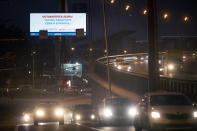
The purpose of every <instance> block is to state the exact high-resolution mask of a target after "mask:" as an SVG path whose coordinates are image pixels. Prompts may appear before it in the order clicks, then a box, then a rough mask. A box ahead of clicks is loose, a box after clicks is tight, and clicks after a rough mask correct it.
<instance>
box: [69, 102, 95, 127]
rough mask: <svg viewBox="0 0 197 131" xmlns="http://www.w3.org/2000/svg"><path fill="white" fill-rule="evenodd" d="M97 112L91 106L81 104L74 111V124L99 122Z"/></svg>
mask: <svg viewBox="0 0 197 131" xmlns="http://www.w3.org/2000/svg"><path fill="white" fill-rule="evenodd" d="M97 114H98V113H97V111H96V110H95V109H94V108H93V107H92V105H89V104H79V105H76V106H75V107H74V109H73V122H74V123H77V122H83V123H84V122H87V123H89V122H97V121H98V115H97Z"/></svg>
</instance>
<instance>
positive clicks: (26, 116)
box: [23, 114, 30, 122]
mask: <svg viewBox="0 0 197 131" xmlns="http://www.w3.org/2000/svg"><path fill="white" fill-rule="evenodd" d="M23 119H24V121H25V122H28V121H29V119H30V116H29V114H25V115H24V116H23Z"/></svg>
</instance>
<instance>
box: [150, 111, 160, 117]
mask: <svg viewBox="0 0 197 131" xmlns="http://www.w3.org/2000/svg"><path fill="white" fill-rule="evenodd" d="M151 116H152V118H155V119H158V118H160V113H159V112H151Z"/></svg>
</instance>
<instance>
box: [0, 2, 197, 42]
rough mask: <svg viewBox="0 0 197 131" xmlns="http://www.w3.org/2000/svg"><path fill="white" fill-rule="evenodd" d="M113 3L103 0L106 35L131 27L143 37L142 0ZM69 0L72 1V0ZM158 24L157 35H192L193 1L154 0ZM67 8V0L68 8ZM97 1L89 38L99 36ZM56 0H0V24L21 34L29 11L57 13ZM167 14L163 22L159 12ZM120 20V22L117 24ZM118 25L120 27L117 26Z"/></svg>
mask: <svg viewBox="0 0 197 131" xmlns="http://www.w3.org/2000/svg"><path fill="white" fill-rule="evenodd" d="M79 1H80V2H83V1H84V2H87V1H88V0H75V1H74V2H79ZM116 2H118V3H116V4H114V5H110V4H109V2H107V1H106V15H107V25H108V32H109V34H113V33H117V32H118V31H119V30H135V31H136V33H135V34H134V35H133V38H136V39H137V40H145V39H146V29H147V27H146V16H145V15H142V11H143V9H145V8H146V1H145V0H132V1H129V0H121V1H120V0H119V1H118V0H116ZM128 2H129V3H130V4H131V7H132V8H131V10H130V11H129V12H125V11H124V10H123V7H124V5H125V3H128ZM72 3H73V1H72ZM157 4H158V6H157V9H158V25H159V36H170V35H173V36H190V35H193V36H196V35H197V33H196V31H197V26H196V23H197V19H196V14H195V13H196V12H197V8H196V4H195V0H158V1H157ZM70 7H71V2H70V4H69V8H70ZM101 7H102V6H101V0H93V38H94V39H99V38H101V37H103V34H104V33H103V19H102V8H101ZM57 10H58V0H3V1H0V12H1V15H0V18H1V22H0V23H1V24H2V23H4V24H5V21H6V20H7V19H9V22H6V24H7V25H9V24H15V25H16V26H18V27H19V28H21V29H22V30H23V31H24V33H25V34H28V33H29V14H30V12H32V13H53V12H58V11H57ZM164 12H167V13H169V19H168V20H167V21H165V20H163V19H162V13H164ZM184 15H187V16H189V17H190V21H189V22H188V23H184V22H183V17H184ZM119 23H120V24H119ZM119 25H120V26H119Z"/></svg>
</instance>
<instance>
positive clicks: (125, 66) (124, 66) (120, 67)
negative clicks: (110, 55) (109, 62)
mask: <svg viewBox="0 0 197 131" xmlns="http://www.w3.org/2000/svg"><path fill="white" fill-rule="evenodd" d="M116 67H117V69H118V70H124V71H128V72H129V71H130V70H131V65H130V63H128V62H121V63H119V64H117V66H116Z"/></svg>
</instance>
